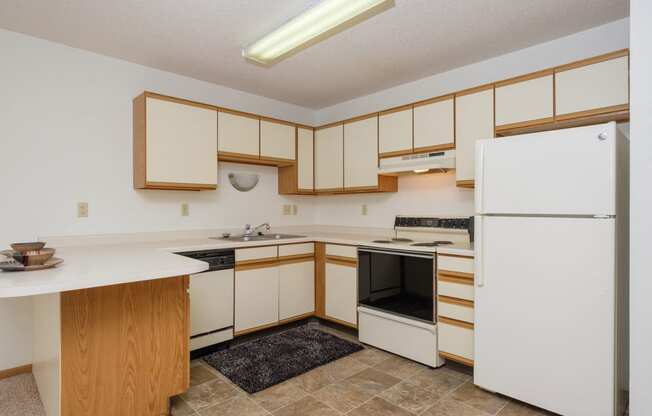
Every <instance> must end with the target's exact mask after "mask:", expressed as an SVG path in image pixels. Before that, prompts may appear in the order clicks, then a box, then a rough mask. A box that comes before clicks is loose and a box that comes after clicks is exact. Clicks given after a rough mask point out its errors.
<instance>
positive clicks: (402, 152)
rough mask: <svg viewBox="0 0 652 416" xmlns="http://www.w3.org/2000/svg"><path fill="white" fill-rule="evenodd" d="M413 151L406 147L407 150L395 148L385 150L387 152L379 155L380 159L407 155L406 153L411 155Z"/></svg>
mask: <svg viewBox="0 0 652 416" xmlns="http://www.w3.org/2000/svg"><path fill="white" fill-rule="evenodd" d="M412 153H413V150H412V149H406V150H394V151H392V152H385V153H379V154H378V157H379V158H380V159H383V158H387V157H396V156H405V155H411V154H412Z"/></svg>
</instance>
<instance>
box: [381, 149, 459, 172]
mask: <svg viewBox="0 0 652 416" xmlns="http://www.w3.org/2000/svg"><path fill="white" fill-rule="evenodd" d="M450 169H455V150H444V151H439V152H427V153H418V154H414V155H405V156H396V157H388V158H384V159H380V166H379V168H378V173H380V174H381V175H382V174H386V175H387V174H394V175H397V174H401V173H425V172H428V171H447V170H450Z"/></svg>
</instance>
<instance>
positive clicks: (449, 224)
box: [394, 215, 473, 230]
mask: <svg viewBox="0 0 652 416" xmlns="http://www.w3.org/2000/svg"><path fill="white" fill-rule="evenodd" d="M472 218H473V217H447V218H438V217H408V216H402V215H399V216H397V217H396V219H395V220H394V228H444V229H452V230H468V229H469V224H470V223H471V221H472Z"/></svg>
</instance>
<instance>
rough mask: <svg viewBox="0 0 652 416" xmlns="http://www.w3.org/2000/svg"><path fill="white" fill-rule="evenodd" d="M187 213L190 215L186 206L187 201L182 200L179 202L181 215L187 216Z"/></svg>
mask: <svg viewBox="0 0 652 416" xmlns="http://www.w3.org/2000/svg"><path fill="white" fill-rule="evenodd" d="M189 215H190V208H189V207H188V203H187V202H184V203H182V204H181V216H182V217H187V216H189Z"/></svg>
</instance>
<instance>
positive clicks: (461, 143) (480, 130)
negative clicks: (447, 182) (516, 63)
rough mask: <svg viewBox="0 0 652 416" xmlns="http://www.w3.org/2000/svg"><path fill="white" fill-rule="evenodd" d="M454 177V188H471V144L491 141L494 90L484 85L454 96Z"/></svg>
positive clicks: (473, 155) (472, 182)
mask: <svg viewBox="0 0 652 416" xmlns="http://www.w3.org/2000/svg"><path fill="white" fill-rule="evenodd" d="M455 111H456V114H455V130H456V136H457V137H456V145H455V147H456V150H455V158H456V160H455V169H456V170H455V177H456V180H457V186H460V187H468V188H473V187H474V184H475V142H476V141H477V140H479V139H489V138H492V137H494V87H493V85H487V86H484V87H479V88H476V89H473V90H468V91H465V92H460V93H458V94H456V95H455Z"/></svg>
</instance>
